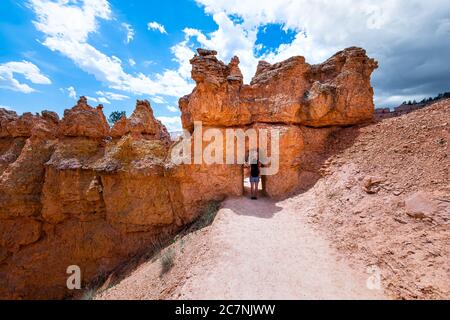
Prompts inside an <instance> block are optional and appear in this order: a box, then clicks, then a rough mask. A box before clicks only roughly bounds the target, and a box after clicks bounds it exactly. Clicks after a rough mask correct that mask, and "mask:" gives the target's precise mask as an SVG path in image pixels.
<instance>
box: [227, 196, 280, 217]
mask: <svg viewBox="0 0 450 320" xmlns="http://www.w3.org/2000/svg"><path fill="white" fill-rule="evenodd" d="M239 200H240V201H229V202H227V203H226V205H225V206H224V209H228V210H231V211H232V212H234V213H235V214H237V215H239V216H249V217H255V218H260V219H271V218H273V217H274V216H275V214H276V213H278V212H280V211H282V210H283V208H282V207H280V206H278V205H277V204H276V202H274V201H271V200H269V199H268V198H259V199H258V200H251V199H249V198H240V199H239Z"/></svg>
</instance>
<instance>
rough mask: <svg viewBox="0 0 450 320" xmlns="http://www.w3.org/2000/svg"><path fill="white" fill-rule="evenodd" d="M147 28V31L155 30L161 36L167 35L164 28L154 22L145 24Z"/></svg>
mask: <svg viewBox="0 0 450 320" xmlns="http://www.w3.org/2000/svg"><path fill="white" fill-rule="evenodd" d="M147 27H148V30H157V31H159V32H160V33H162V34H167V31H166V28H165V27H164V26H163V25H162V24H160V23H158V22H156V21H153V22H149V23H148V24H147Z"/></svg>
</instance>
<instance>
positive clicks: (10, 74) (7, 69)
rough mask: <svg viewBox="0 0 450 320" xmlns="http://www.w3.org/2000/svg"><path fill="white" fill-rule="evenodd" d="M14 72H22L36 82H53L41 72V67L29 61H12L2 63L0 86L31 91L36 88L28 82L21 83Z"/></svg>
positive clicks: (26, 91)
mask: <svg viewBox="0 0 450 320" xmlns="http://www.w3.org/2000/svg"><path fill="white" fill-rule="evenodd" d="M14 74H20V75H22V76H24V77H25V79H27V80H28V81H30V82H31V83H34V84H43V85H44V84H45V85H49V84H51V83H52V82H51V81H50V79H49V78H47V77H46V76H45V75H43V74H42V73H41V71H40V70H39V68H38V67H37V66H36V65H34V64H33V63H31V62H29V61H25V60H24V61H11V62H7V63H3V64H0V88H4V89H9V90H13V91H18V92H22V93H31V92H35V91H36V90H35V89H33V88H32V87H30V86H29V85H28V84H26V83H21V82H19V80H17V79H16V78H14Z"/></svg>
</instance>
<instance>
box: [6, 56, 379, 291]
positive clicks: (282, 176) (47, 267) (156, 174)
mask: <svg viewBox="0 0 450 320" xmlns="http://www.w3.org/2000/svg"><path fill="white" fill-rule="evenodd" d="M198 53H199V55H197V56H196V57H194V58H193V59H192V61H191V62H192V65H193V69H192V78H193V79H194V80H195V82H196V83H197V86H196V87H195V89H194V91H193V92H192V94H191V95H189V96H185V97H183V98H181V99H180V109H181V112H182V121H183V126H184V127H185V128H186V129H187V130H191V131H192V129H193V124H194V121H202V122H203V125H204V126H206V127H209V128H217V129H219V130H222V131H223V130H225V128H226V127H238V128H242V129H247V128H254V129H256V131H257V132H260V131H261V130H262V129H271V128H277V129H279V130H280V171H279V173H278V174H276V175H274V176H269V177H265V178H264V181H263V182H264V185H265V191H266V193H267V194H268V195H269V196H272V197H284V196H287V195H289V194H291V193H294V192H296V191H299V190H303V189H307V188H308V187H309V186H311V185H312V184H313V183H314V182H315V181H317V179H318V178H319V169H320V167H321V164H322V162H323V159H324V157H325V149H326V148H325V146H326V145H327V141H329V140H328V139H329V138H330V137H331V136H332V135H333V133H334V132H335V131H336V130H339V129H338V126H348V125H353V124H358V123H362V122H365V121H370V120H371V119H372V116H373V110H374V106H373V100H372V96H373V91H372V88H371V86H370V75H371V73H372V71H373V70H374V69H375V68H376V65H377V64H376V62H375V61H374V60H372V59H369V58H368V57H367V56H366V54H365V51H364V50H362V49H358V48H349V49H347V50H344V51H342V52H340V53H338V54H336V55H335V56H334V57H332V58H331V59H329V60H328V61H326V62H325V63H323V64H320V65H316V66H312V65H309V64H307V63H305V60H304V58H302V57H294V58H291V59H289V60H287V61H284V62H281V63H278V64H275V65H270V64H268V63H266V62H261V63H260V64H259V65H258V70H257V72H256V75H255V77H254V78H253V80H252V82H251V84H250V85H244V84H243V77H242V73H241V71H240V70H239V59H238V58H237V57H235V58H233V59H232V60H231V62H230V63H229V64H228V65H225V64H224V63H223V62H221V61H219V60H218V59H217V58H216V57H215V56H216V54H217V53H216V52H215V51H211V50H203V49H199V50H198ZM175 146H176V145H174V143H173V142H171V140H170V136H169V133H168V132H167V129H166V128H165V127H164V126H163V125H162V124H161V123H160V122H159V121H158V120H157V119H155V117H154V115H153V111H152V110H151V107H150V104H149V103H148V102H147V101H138V102H137V105H136V110H135V111H134V113H133V114H132V115H131V117H130V118H125V117H123V118H122V119H120V121H118V122H117V123H116V124H115V125H114V126H113V128H110V127H109V126H108V124H107V121H106V119H105V116H104V114H103V111H102V106H98V107H97V108H93V107H91V106H89V105H88V103H87V100H86V98H84V97H82V98H81V99H80V101H79V102H78V103H77V105H76V106H75V107H73V108H72V109H70V110H66V111H65V113H64V117H63V119H61V120H59V118H58V116H57V115H56V114H55V113H52V112H48V111H44V112H42V114H41V115H32V114H30V113H26V114H24V115H22V116H18V115H17V114H16V113H15V112H11V111H7V110H4V109H0V202H1V206H0V298H8V299H20V298H64V297H68V296H71V295H72V294H73V292H71V291H69V290H68V289H67V287H66V280H67V277H68V275H67V274H66V269H67V267H68V266H70V265H78V266H79V267H80V268H81V270H82V280H83V284H84V285H85V284H87V283H89V282H91V281H92V280H94V279H96V278H97V277H99V276H102V275H105V274H107V273H108V272H111V271H112V270H114V268H115V267H117V266H118V265H119V264H120V263H121V262H124V261H126V260H127V259H129V258H130V257H132V256H134V255H136V254H138V253H140V252H143V251H145V250H148V248H149V247H150V246H151V245H152V244H153V243H154V242H155V241H157V240H159V239H161V238H163V237H164V236H165V235H168V234H173V233H174V232H176V231H177V230H179V229H180V228H181V227H183V226H184V225H186V224H188V223H190V222H192V221H193V220H194V219H195V218H196V217H197V215H198V213H199V210H200V209H201V208H202V206H203V205H205V204H206V203H208V202H209V201H212V200H223V199H224V198H225V197H227V196H241V195H242V194H243V183H242V182H243V168H242V166H241V165H237V164H236V165H221V164H213V165H207V164H181V165H177V164H175V163H173V162H172V161H171V159H170V157H169V154H170V151H171V150H172V148H174V147H175ZM205 147H206V146H205V145H204V146H203V148H205Z"/></svg>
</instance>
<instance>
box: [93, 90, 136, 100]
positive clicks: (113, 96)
mask: <svg viewBox="0 0 450 320" xmlns="http://www.w3.org/2000/svg"><path fill="white" fill-rule="evenodd" d="M96 94H97V95H98V96H99V97H103V98H106V99H109V100H113V101H122V100H126V99H130V97H128V96H126V95H123V94H119V93H114V92H104V91H97V92H96Z"/></svg>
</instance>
